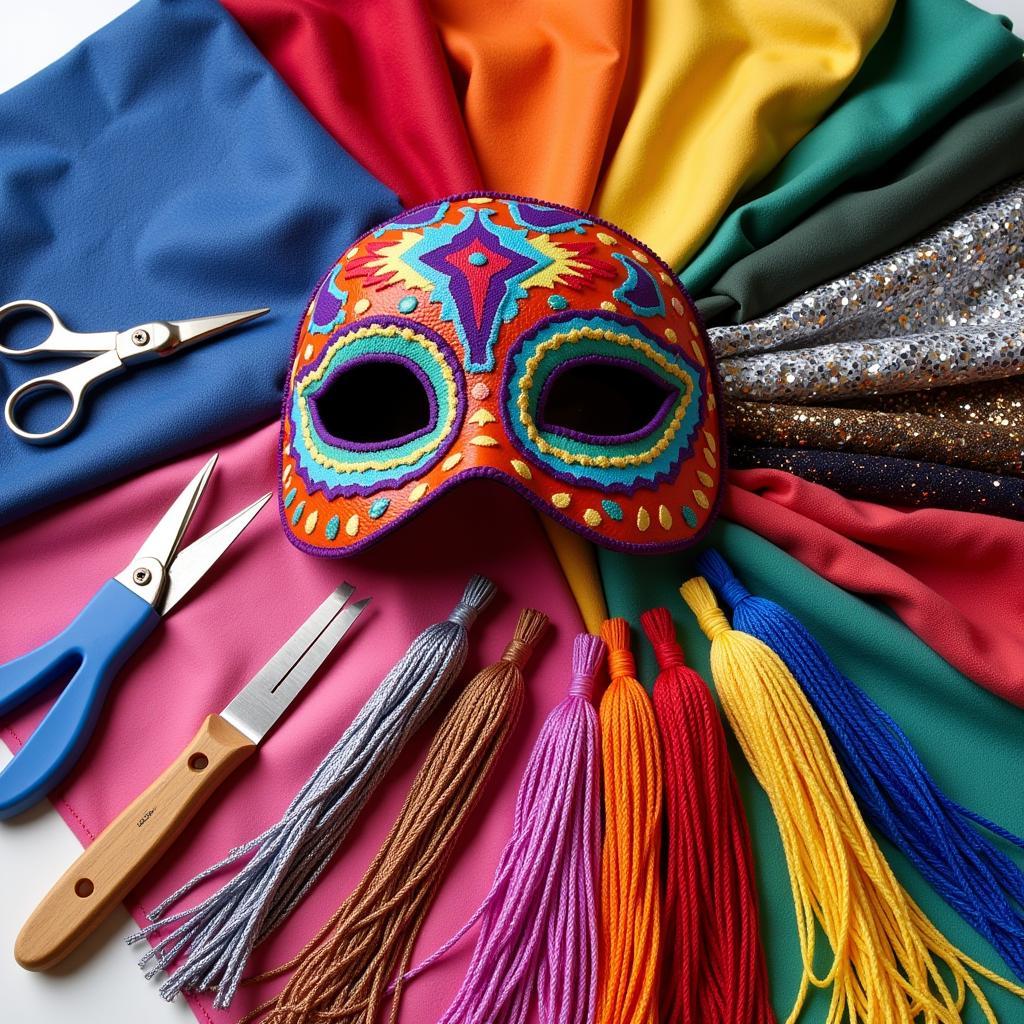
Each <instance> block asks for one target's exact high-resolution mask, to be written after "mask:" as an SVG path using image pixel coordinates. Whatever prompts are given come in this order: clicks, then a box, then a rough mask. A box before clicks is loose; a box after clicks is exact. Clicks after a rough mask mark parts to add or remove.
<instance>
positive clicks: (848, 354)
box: [710, 178, 1024, 403]
mask: <svg viewBox="0 0 1024 1024" xmlns="http://www.w3.org/2000/svg"><path fill="white" fill-rule="evenodd" d="M1022 237H1024V179H1020V178H1018V179H1016V180H1015V181H1013V182H1011V183H1009V184H1008V185H1006V186H1005V187H1002V188H1000V189H998V190H996V191H994V192H992V193H987V194H986V195H984V196H980V197H978V198H977V199H976V201H975V202H974V204H972V206H971V207H970V208H969V209H967V210H966V211H964V212H962V213H960V214H958V215H957V216H955V217H953V218H951V219H950V220H948V221H947V222H946V223H944V224H943V225H942V226H941V227H939V228H938V229H936V230H935V231H932V232H930V233H929V234H928V235H926V236H925V237H924V238H918V239H916V240H915V241H914V242H913V243H911V244H910V245H907V246H905V247H903V248H902V249H899V250H898V251H896V252H893V253H889V254H888V255H887V256H883V257H881V258H880V259H878V260H875V261H874V262H872V263H869V264H868V265H867V266H865V267H861V268H859V269H857V270H855V271H854V272H853V273H850V274H846V275H844V276H843V277H840V278H837V279H835V280H833V281H829V282H828V283H826V284H823V285H819V286H818V287H817V288H814V289H812V290H811V291H808V292H804V293H803V294H802V295H799V296H797V298H795V299H793V300H792V301H791V302H788V303H786V305H784V306H782V307H780V308H779V309H777V310H774V311H773V312H771V313H769V314H767V315H766V316H763V317H760V318H759V319H757V320H753V321H751V322H749V323H744V324H739V325H737V326H735V327H732V326H730V327H716V328H713V329H712V330H711V331H710V336H711V345H712V348H713V349H714V351H715V354H716V355H717V356H718V360H719V363H718V366H719V372H720V376H721V380H722V390H723V392H724V393H725V395H726V396H727V397H731V398H735V399H741V398H742V399H748V398H750V399H755V400H757V401H783V402H811V403H818V402H828V401H830V400H833V399H837V398H847V397H850V396H854V395H863V394H869V395H875V394H885V393H892V392H900V391H914V390H919V389H921V388H930V387H935V386H937V385H942V384H954V383H957V384H959V383H964V382H967V381H972V380H988V379H993V378H1000V377H1007V376H1012V375H1015V374H1019V373H1020V372H1021V368H1022V362H1024V271H1022V269H1021V239H1022Z"/></svg>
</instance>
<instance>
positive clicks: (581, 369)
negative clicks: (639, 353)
mask: <svg viewBox="0 0 1024 1024" xmlns="http://www.w3.org/2000/svg"><path fill="white" fill-rule="evenodd" d="M676 397H677V395H676V393H675V392H674V391H673V390H672V389H670V388H669V387H667V386H666V385H665V383H664V382H663V381H662V380H661V379H660V378H658V377H656V376H655V375H654V374H652V373H651V374H649V373H646V372H645V371H644V370H643V369H642V368H641V367H639V366H638V365H637V364H636V363H634V362H632V361H631V360H628V359H614V358H601V359H587V360H577V361H575V362H568V363H565V364H563V365H562V366H561V367H559V368H558V369H556V370H554V371H553V372H552V374H551V376H550V377H549V378H548V380H547V381H546V382H545V384H544V388H543V390H542V392H541V396H540V400H539V402H538V407H537V417H536V419H537V425H538V426H539V427H540V428H541V430H547V431H551V432H553V433H556V434H563V435H565V436H567V437H573V438H577V439H580V440H585V441H596V442H598V443H601V442H604V443H608V442H609V441H627V440H631V439H633V438H638V437H642V436H644V435H645V434H647V433H649V432H650V431H651V430H653V429H654V427H656V426H657V424H658V423H659V422H660V421H661V419H662V418H663V416H664V415H665V413H666V412H667V411H668V408H669V406H670V405H671V404H672V402H673V401H674V400H675V398H676Z"/></svg>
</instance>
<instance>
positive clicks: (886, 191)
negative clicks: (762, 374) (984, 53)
mask: <svg viewBox="0 0 1024 1024" xmlns="http://www.w3.org/2000/svg"><path fill="white" fill-rule="evenodd" d="M1021 138H1024V61H1020V60H1018V61H1016V62H1015V63H1014V64H1013V65H1011V67H1009V68H1007V70H1006V71H1004V72H1002V74H1000V75H997V76H996V77H995V78H994V79H993V80H992V81H991V82H990V83H989V84H988V85H986V86H984V87H983V88H982V89H980V90H979V91H978V92H977V93H975V94H974V95H972V96H970V97H969V98H968V99H966V100H964V102H963V103H961V104H960V105H959V106H958V107H957V108H956V109H955V110H953V111H952V112H951V113H950V114H948V115H947V116H946V117H945V118H943V120H942V121H941V122H940V123H939V124H938V125H936V126H935V127H934V128H932V129H931V130H930V131H928V132H927V133H926V134H924V135H923V136H921V137H920V138H919V139H915V140H914V142H913V143H912V144H911V145H909V146H907V147H905V148H904V149H903V150H902V151H901V152H900V153H898V154H897V155H896V156H895V157H893V158H892V159H891V160H888V161H886V162H885V163H884V164H883V165H882V166H881V167H879V168H878V169H877V170H875V171H873V172H871V173H869V174H863V175H859V176H858V177H856V178H854V179H852V180H851V181H850V182H849V183H848V184H847V185H846V186H844V187H843V188H841V189H840V190H839V191H837V192H834V193H833V194H831V195H830V196H829V197H828V198H826V199H825V200H823V201H822V203H820V204H819V205H818V206H816V207H815V208H814V209H813V210H811V211H808V213H807V214H806V215H805V216H804V217H803V218H802V219H801V220H799V221H797V222H796V223H795V224H793V225H792V227H790V228H789V229H788V230H786V231H785V233H783V234H782V235H780V236H779V237H778V238H775V239H772V240H771V241H769V242H768V243H767V244H766V245H763V246H762V247H761V248H758V249H755V250H754V251H753V252H750V253H749V254H747V255H745V256H743V257H742V258H740V259H739V260H738V261H737V262H736V263H734V264H731V265H730V266H728V267H726V269H725V270H724V272H723V273H722V275H721V277H719V278H718V280H717V281H715V282H714V283H713V284H712V285H711V286H710V288H709V290H708V292H707V294H704V295H702V296H700V297H699V298H698V299H697V308H698V309H699V310H700V311H701V314H702V315H703V317H704V320H705V322H707V323H743V322H744V321H745V320H753V319H755V318H756V317H759V316H761V315H762V314H763V313H766V312H768V310H771V309H774V308H775V307H776V306H781V305H782V304H783V303H784V302H787V301H788V300H789V299H791V298H792V297H793V296H794V295H798V294H799V293H800V292H802V291H806V290H807V289H809V288H813V287H814V286H815V285H817V284H820V283H821V282H822V281H828V280H829V279H831V278H833V277H839V276H840V275H842V274H845V273H846V272H847V271H850V270H852V269H853V268H854V267H859V266H862V265H863V264H865V263H870V262H871V261H872V260H874V259H877V258H878V257H879V256H881V255H883V254H884V253H886V252H889V251H890V250H892V249H896V248H899V247H900V246H901V245H903V244H905V243H906V242H908V241H909V240H910V239H911V238H914V237H915V236H917V235H921V234H924V232H925V231H926V230H927V229H928V228H930V227H931V226H932V225H933V224H936V223H937V222H939V221H941V220H943V219H945V218H946V217H947V216H949V215H950V214H951V213H953V212H954V211H955V210H957V209H959V208H960V207H962V206H964V205H966V204H967V203H969V202H970V201H971V200H972V199H974V197H975V196H977V195H979V194H980V193H982V192H984V191H985V190H986V189H989V188H991V187H992V186H994V185H998V184H999V183H1000V182H1002V181H1006V180H1008V179H1009V178H1012V177H1014V176H1016V175H1019V174H1021V173H1022V172H1024V146H1022V145H1021V144H1020V140H1021Z"/></svg>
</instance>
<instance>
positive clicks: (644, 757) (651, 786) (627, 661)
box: [597, 619, 661, 1024]
mask: <svg viewBox="0 0 1024 1024" xmlns="http://www.w3.org/2000/svg"><path fill="white" fill-rule="evenodd" d="M601 639H602V640H604V642H605V644H607V646H608V671H609V674H610V675H611V685H609V687H608V689H607V690H606V691H605V694H604V696H603V697H602V698H601V708H600V718H601V748H602V751H603V754H604V810H605V838H604V847H603V849H602V851H601V924H600V964H601V966H600V976H601V982H600V996H599V1003H598V1015H597V1024H656V1021H657V1013H658V961H659V959H660V955H659V946H660V935H661V906H660V900H659V892H658V883H659V859H660V854H661V748H660V745H659V743H658V727H657V723H656V721H655V718H654V709H653V708H652V707H651V701H650V698H649V697H648V696H647V693H646V692H645V690H644V688H643V687H642V686H641V685H640V683H639V682H638V681H637V678H636V663H635V662H634V660H633V655H632V652H631V651H630V647H629V624H628V623H627V622H626V620H625V619H608V620H607V621H606V622H605V623H604V624H603V625H602V626H601Z"/></svg>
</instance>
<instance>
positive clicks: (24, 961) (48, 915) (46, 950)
mask: <svg viewBox="0 0 1024 1024" xmlns="http://www.w3.org/2000/svg"><path fill="white" fill-rule="evenodd" d="M255 749H256V744H255V743H253V742H252V740H250V739H249V738H248V737H247V736H244V735H243V734H242V733H240V732H239V731H238V730H237V729H236V728H235V727H234V726H233V725H231V724H229V723H228V722H226V721H225V720H224V719H223V718H221V717H220V715H210V717H209V718H207V719H206V721H205V722H203V724H202V726H201V727H200V729H199V732H197V733H196V735H195V737H194V738H193V739H192V742H191V743H189V745H188V746H187V747H186V748H185V749H184V751H182V753H181V755H180V756H179V757H178V758H177V760H175V761H174V762H173V763H172V764H171V766H170V767H169V768H168V769H167V770H166V771H165V772H164V773H163V775H161V776H160V778H158V779H157V780H156V782H154V783H153V784H152V785H151V786H150V787H149V789H147V790H146V791H145V792H144V793H143V794H142V795H141V796H139V797H138V798H137V799H136V800H134V801H133V802H132V803H131V804H129V805H128V806H127V807H126V808H125V809H124V810H123V811H122V812H121V813H120V814H119V815H118V816H117V817H116V818H115V819H114V820H113V821H112V822H111V823H110V824H109V825H108V826H107V827H106V828H105V829H104V830H103V831H102V832H101V833H100V835H99V836H98V838H97V839H96V840H95V841H94V842H93V844H92V845H91V846H89V847H88V849H86V850H85V851H84V852H83V853H82V855H81V856H80V857H79V858H78V860H76V861H75V863H74V864H72V865H71V867H70V868H68V870H67V871H65V872H64V874H63V875H62V876H61V878H60V880H59V881H58V882H57V884H56V885H54V887H53V888H52V889H51V890H50V891H49V892H48V893H47V894H46V896H45V897H44V898H43V901H42V902H41V903H40V904H39V906H38V907H36V909H35V910H34V911H33V912H32V916H31V917H30V918H29V919H28V920H27V921H26V922H25V925H24V927H23V928H22V929H21V932H20V933H19V935H18V939H17V942H15V944H14V958H15V959H16V960H17V961H18V963H19V964H21V966H22V967H24V968H26V969H27V970H30V971H45V970H48V969H49V968H51V967H53V966H55V965H56V964H59V963H60V962H61V960H63V959H64V958H65V957H66V956H67V955H68V954H69V953H70V952H71V951H72V950H73V949H74V948H75V947H76V946H78V945H79V943H81V942H82V941H83V940H84V939H85V938H86V936H88V935H89V934H90V933H91V932H92V931H93V929H95V928H96V927H97V926H98V925H99V923H100V922H101V921H102V920H103V919H104V918H105V917H106V916H107V914H109V913H110V911H111V910H112V909H113V908H114V907H115V906H116V905H117V904H118V903H121V902H122V901H123V900H124V898H125V896H127V895H128V893H129V892H131V890H132V889H133V888H135V886H136V885H137V884H138V882H139V881H140V880H141V878H142V877H143V875H145V874H146V872H147V871H148V870H149V869H150V868H151V867H152V866H153V864H154V863H155V862H156V860H157V859H158V858H159V857H160V855H161V854H162V853H163V852H164V851H165V850H166V849H167V847H168V846H170V844H171V843H172V842H173V841H174V839H175V838H176V837H177V836H178V834H179V833H180V832H181V830H182V829H183V828H184V827H185V825H187V824H188V822H189V821H190V820H191V819H192V816H193V815H194V814H195V813H196V811H198V810H199V808H200V807H201V806H202V805H203V804H204V803H205V802H206V800H207V798H208V797H209V796H210V794H211V793H212V792H213V791H214V789H216V787H217V785H218V784H219V783H220V781H221V780H222V779H223V778H224V777H225V776H226V775H227V774H228V773H229V772H231V771H232V770H233V769H234V768H235V767H236V766H237V765H238V764H240V763H241V762H242V761H244V760H245V759H246V757H248V756H249V754H251V753H252V752H253V751H254V750H255Z"/></svg>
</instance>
